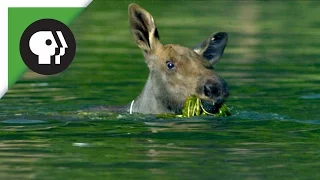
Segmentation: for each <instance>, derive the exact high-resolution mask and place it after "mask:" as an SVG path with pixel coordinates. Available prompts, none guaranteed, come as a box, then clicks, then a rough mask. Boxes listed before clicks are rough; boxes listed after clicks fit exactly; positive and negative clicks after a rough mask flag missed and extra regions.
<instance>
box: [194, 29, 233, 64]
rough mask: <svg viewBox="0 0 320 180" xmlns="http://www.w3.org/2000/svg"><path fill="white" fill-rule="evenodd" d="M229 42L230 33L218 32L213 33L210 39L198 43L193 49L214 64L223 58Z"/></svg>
mask: <svg viewBox="0 0 320 180" xmlns="http://www.w3.org/2000/svg"><path fill="white" fill-rule="evenodd" d="M227 42H228V34H227V33H225V32H218V33H215V34H212V35H211V36H210V37H209V38H208V39H206V40H205V41H203V42H202V43H200V44H198V45H197V46H196V47H194V48H193V50H194V51H195V52H196V53H198V54H200V55H202V56H203V57H204V58H205V59H207V60H208V61H209V62H210V63H211V64H212V65H214V64H215V63H217V62H218V61H219V59H220V58H221V56H222V54H223V51H224V48H225V47H226V45H227Z"/></svg>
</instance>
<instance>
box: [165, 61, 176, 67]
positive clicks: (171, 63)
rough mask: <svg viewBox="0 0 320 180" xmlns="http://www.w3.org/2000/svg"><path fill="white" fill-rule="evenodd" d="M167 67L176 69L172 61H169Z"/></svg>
mask: <svg viewBox="0 0 320 180" xmlns="http://www.w3.org/2000/svg"><path fill="white" fill-rule="evenodd" d="M167 67H168V69H174V68H175V66H174V63H173V62H172V61H167Z"/></svg>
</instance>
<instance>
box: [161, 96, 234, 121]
mask: <svg viewBox="0 0 320 180" xmlns="http://www.w3.org/2000/svg"><path fill="white" fill-rule="evenodd" d="M230 115H231V113H230V110H229V108H228V106H227V105H225V104H222V105H221V106H220V107H219V109H218V110H215V111H214V112H208V111H207V110H206V109H205V108H204V105H203V103H202V102H201V99H200V98H198V97H196V96H195V95H191V96H189V97H188V98H187V100H186V101H185V103H184V105H183V108H182V114H179V115H174V114H161V115H158V117H161V118H175V117H192V116H215V117H227V116H230Z"/></svg>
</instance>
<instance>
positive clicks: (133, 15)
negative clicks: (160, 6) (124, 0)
mask: <svg viewBox="0 0 320 180" xmlns="http://www.w3.org/2000/svg"><path fill="white" fill-rule="evenodd" d="M129 23H130V30H131V34H132V36H133V38H134V39H135V41H136V43H137V45H138V46H139V48H140V49H142V50H144V51H146V52H149V51H151V50H152V49H154V48H155V46H156V45H157V43H158V42H160V41H159V34H158V30H157V27H156V24H155V22H154V20H153V17H152V16H151V14H150V13H149V12H147V11H146V10H144V9H143V8H141V7H140V6H138V5H137V4H134V3H133V4H130V5H129Z"/></svg>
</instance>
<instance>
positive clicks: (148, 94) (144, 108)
mask: <svg viewBox="0 0 320 180" xmlns="http://www.w3.org/2000/svg"><path fill="white" fill-rule="evenodd" d="M161 89H162V88H159V87H158V85H157V84H156V83H155V82H154V78H153V74H152V73H150V74H149V77H148V80H147V82H146V84H145V86H144V88H143V90H142V92H141V94H140V95H139V96H138V97H137V98H136V99H135V100H134V102H133V104H132V107H131V108H132V112H133V113H143V114H148V113H152V114H163V113H173V112H172V111H171V110H170V109H168V108H167V107H166V105H165V103H164V101H163V99H162V98H161V96H162V93H161Z"/></svg>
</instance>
